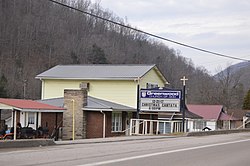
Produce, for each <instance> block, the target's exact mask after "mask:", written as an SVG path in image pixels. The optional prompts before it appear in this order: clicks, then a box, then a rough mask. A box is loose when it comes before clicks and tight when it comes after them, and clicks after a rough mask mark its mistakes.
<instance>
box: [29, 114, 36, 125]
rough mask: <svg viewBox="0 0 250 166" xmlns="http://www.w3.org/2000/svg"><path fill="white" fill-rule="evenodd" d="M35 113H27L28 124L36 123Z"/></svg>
mask: <svg viewBox="0 0 250 166" xmlns="http://www.w3.org/2000/svg"><path fill="white" fill-rule="evenodd" d="M35 120H36V113H34V112H29V113H28V124H31V125H34V124H35V123H36V122H35Z"/></svg>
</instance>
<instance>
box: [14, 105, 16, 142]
mask: <svg viewBox="0 0 250 166" xmlns="http://www.w3.org/2000/svg"><path fill="white" fill-rule="evenodd" d="M13 111H14V119H13V120H14V140H16V110H15V109H14V110H13Z"/></svg>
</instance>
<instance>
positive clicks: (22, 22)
mask: <svg viewBox="0 0 250 166" xmlns="http://www.w3.org/2000/svg"><path fill="white" fill-rule="evenodd" d="M60 2H63V3H68V4H69V2H70V5H71V6H74V7H76V8H78V9H81V10H84V11H88V12H90V13H93V14H96V15H98V16H101V17H104V18H107V19H110V20H113V21H116V22H119V23H122V24H124V25H129V24H128V23H127V21H126V20H124V19H122V18H119V17H118V16H116V15H114V14H113V13H112V12H110V11H106V10H103V9H102V8H101V7H100V6H99V5H98V4H92V3H91V2H90V1H88V0H78V1H77V2H76V3H73V2H72V1H67V0H62V1H60ZM0 16H1V17H0V76H1V77H0V78H1V80H0V90H1V88H2V89H3V90H2V91H3V92H6V95H7V96H8V97H12V98H24V96H25V97H26V98H32V99H39V98H40V85H41V83H40V81H39V80H36V79H35V76H36V75H37V74H39V73H41V72H43V71H45V70H47V69H49V68H51V67H53V66H55V65H58V64H86V63H94V64H98V63H112V64H144V63H145V64H157V66H158V67H159V69H160V70H161V71H162V73H163V74H164V75H165V76H166V78H167V79H168V81H169V82H170V85H169V86H170V87H173V88H180V87H181V81H180V78H181V77H183V76H184V75H185V76H186V77H188V78H189V81H188V85H187V89H188V102H189V103H220V101H219V100H218V99H217V98H216V96H217V95H218V94H217V92H216V90H215V87H216V86H217V84H216V82H215V81H214V79H213V78H212V77H211V76H210V75H208V74H207V72H206V70H205V69H201V68H199V69H197V68H194V66H193V64H192V61H191V60H188V59H185V58H184V57H182V56H181V55H180V54H179V52H178V51H176V50H174V49H171V48H169V47H168V46H166V45H164V44H162V43H161V42H160V41H156V40H154V39H152V38H149V37H148V36H146V35H144V34H141V33H139V32H135V31H133V30H130V29H126V28H123V27H120V26H118V25H114V24H111V23H108V22H105V21H102V20H98V19H96V18H94V17H91V16H87V15H84V14H82V13H79V12H76V11H74V10H72V9H67V8H65V7H62V6H58V5H57V4H54V3H52V2H49V1H47V0H1V1H0ZM129 26H130V25H129ZM3 94H5V93H3ZM220 95H221V94H220ZM2 96H3V95H2Z"/></svg>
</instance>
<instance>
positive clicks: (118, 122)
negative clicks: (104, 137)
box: [112, 112, 122, 132]
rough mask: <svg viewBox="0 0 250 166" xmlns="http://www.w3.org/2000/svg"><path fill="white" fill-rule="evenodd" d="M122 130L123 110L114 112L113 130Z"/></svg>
mask: <svg viewBox="0 0 250 166" xmlns="http://www.w3.org/2000/svg"><path fill="white" fill-rule="evenodd" d="M121 131H122V112H112V132H121Z"/></svg>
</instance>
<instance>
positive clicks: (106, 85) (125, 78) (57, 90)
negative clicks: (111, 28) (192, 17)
mask: <svg viewBox="0 0 250 166" xmlns="http://www.w3.org/2000/svg"><path fill="white" fill-rule="evenodd" d="M36 78H37V79H40V80H41V81H42V93H41V99H50V98H58V97H63V93H64V89H72V88H80V86H81V85H82V86H87V88H88V95H89V96H92V97H95V98H99V99H102V100H106V101H111V102H114V103H118V104H122V105H125V106H129V107H132V108H136V105H137V87H138V84H139V86H140V88H154V87H164V86H165V84H166V83H167V80H166V78H165V77H164V76H163V75H162V73H161V72H160V71H159V69H158V68H157V67H156V65H138V64H136V65H125V64H124V65H112V64H111V65H110V64H103V65H58V66H55V67H53V68H51V69H49V70H47V71H45V72H43V73H41V74H39V75H37V76H36Z"/></svg>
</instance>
